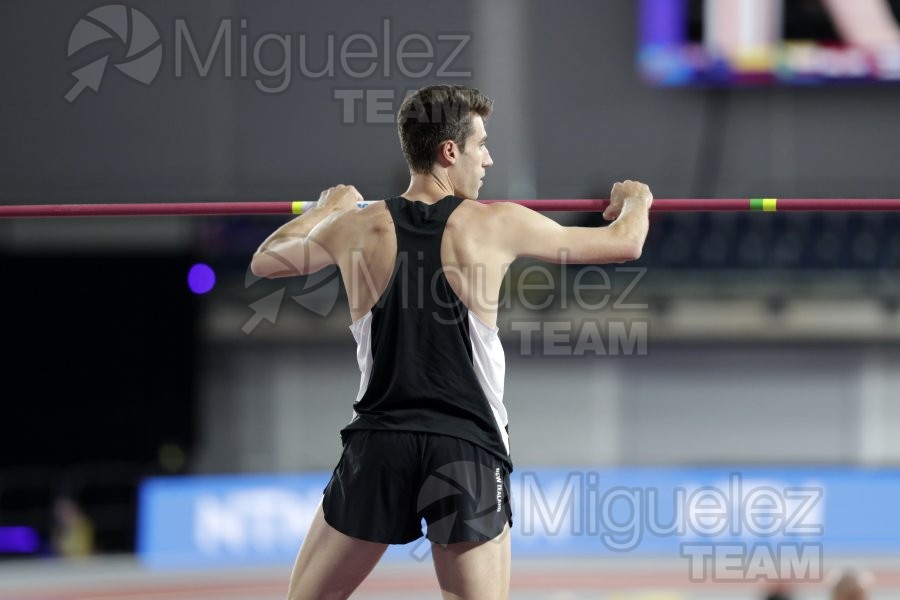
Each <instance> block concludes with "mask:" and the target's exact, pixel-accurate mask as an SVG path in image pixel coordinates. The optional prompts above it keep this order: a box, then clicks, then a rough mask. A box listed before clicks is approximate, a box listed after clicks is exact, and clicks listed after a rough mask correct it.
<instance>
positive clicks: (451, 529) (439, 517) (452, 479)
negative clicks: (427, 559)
mask: <svg viewBox="0 0 900 600" xmlns="http://www.w3.org/2000/svg"><path fill="white" fill-rule="evenodd" d="M504 500H505V494H504V488H503V475H502V472H501V470H500V467H497V468H495V469H493V470H492V469H491V468H490V467H488V466H485V465H482V464H479V463H476V462H473V461H468V460H461V461H456V462H452V463H449V464H446V465H444V466H442V467H440V468H438V469H437V470H436V471H434V473H432V474H431V475H429V476H428V478H427V479H426V480H425V483H424V484H422V488H421V489H420V490H419V496H418V499H417V501H416V510H417V511H419V512H420V513H423V514H425V516H426V520H427V521H428V538H429V539H430V540H431V541H433V542H436V543H439V544H446V543H450V542H453V541H460V540H459V539H458V536H459V534H460V533H462V534H469V535H470V536H471V534H472V533H473V532H474V533H475V534H477V535H480V536H484V537H486V538H489V539H490V538H494V537H496V536H497V535H498V534H499V533H500V531H502V529H503V526H504V525H505V523H506V517H505V515H503V514H502V513H503V503H504ZM466 528H469V529H471V530H472V531H466Z"/></svg>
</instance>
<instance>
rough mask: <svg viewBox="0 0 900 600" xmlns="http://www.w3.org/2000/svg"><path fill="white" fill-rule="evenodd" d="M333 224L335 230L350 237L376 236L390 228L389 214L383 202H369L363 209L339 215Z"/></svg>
mask: <svg viewBox="0 0 900 600" xmlns="http://www.w3.org/2000/svg"><path fill="white" fill-rule="evenodd" d="M335 224H336V225H338V226H337V228H336V229H338V230H339V231H341V232H343V233H344V234H345V235H348V236H352V237H358V236H360V235H369V234H373V233H375V234H377V233H380V232H382V231H386V230H387V229H388V228H389V227H390V226H391V214H390V212H389V211H388V209H387V205H386V204H385V203H384V202H371V203H370V204H368V205H367V206H365V207H363V208H357V209H354V210H348V211H346V212H343V213H341V214H340V215H339V217H338V219H337V222H336V223H335Z"/></svg>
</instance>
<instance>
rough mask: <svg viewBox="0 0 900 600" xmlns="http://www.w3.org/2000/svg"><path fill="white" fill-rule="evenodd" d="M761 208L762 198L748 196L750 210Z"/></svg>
mask: <svg viewBox="0 0 900 600" xmlns="http://www.w3.org/2000/svg"><path fill="white" fill-rule="evenodd" d="M762 209H763V199H762V198H750V210H762Z"/></svg>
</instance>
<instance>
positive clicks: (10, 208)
mask: <svg viewBox="0 0 900 600" xmlns="http://www.w3.org/2000/svg"><path fill="white" fill-rule="evenodd" d="M482 202H484V203H488V204H489V203H493V202H515V203H516V204H521V205H523V206H526V207H528V208H531V209H533V210H536V211H540V212H557V211H559V212H598V211H602V210H604V209H605V208H606V206H607V205H608V204H609V200H581V199H555V200H554V199H547V200H482ZM368 204H369V202H368V201H366V202H362V203H360V205H362V206H365V205H368ZM312 206H315V202H301V201H293V202H291V201H281V202H161V203H134V204H36V205H6V206H0V218H30V217H116V216H129V217H130V216H177V215H185V216H187V215H272V214H280V215H290V214H301V213H302V212H303V211H304V210H308V209H309V208H310V207H312ZM652 210H653V211H654V212H708V211H728V212H745V211H762V212H820V211H849V212H861V211H866V212H886V211H897V210H900V199H897V198H855V199H854V198H780V199H774V198H765V199H764V198H754V199H749V198H707V199H699V198H675V199H656V200H654V201H653V209H652Z"/></svg>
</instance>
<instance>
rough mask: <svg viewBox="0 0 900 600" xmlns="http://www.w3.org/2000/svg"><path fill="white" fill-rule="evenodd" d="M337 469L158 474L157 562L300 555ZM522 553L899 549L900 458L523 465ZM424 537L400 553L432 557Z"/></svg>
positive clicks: (147, 521) (257, 561) (151, 548)
mask: <svg viewBox="0 0 900 600" xmlns="http://www.w3.org/2000/svg"><path fill="white" fill-rule="evenodd" d="M329 476H330V473H326V472H320V473H305V474H298V475H242V476H196V477H169V478H154V479H149V480H147V481H146V482H144V484H143V485H142V489H141V494H140V514H139V523H138V552H139V555H140V557H141V559H142V560H143V562H144V563H145V564H147V565H149V566H152V567H160V568H171V567H197V566H223V565H235V564H241V565H262V564H285V563H290V562H291V561H292V560H293V559H294V557H295V555H296V553H297V550H298V548H299V547H300V543H301V542H302V539H303V537H304V535H305V533H306V530H307V527H308V525H309V523H310V521H311V519H312V517H313V514H314V512H315V510H316V508H317V506H318V503H319V501H320V499H321V496H322V490H323V488H324V487H325V485H326V483H327V481H328V477H329ZM511 495H512V504H513V520H514V526H513V534H512V536H513V537H512V544H513V553H514V555H516V556H535V557H538V556H548V557H549V556H595V555H614V554H623V553H630V554H632V555H634V556H642V557H649V556H658V557H678V556H685V551H686V550H685V549H686V548H692V547H697V546H703V545H707V546H708V545H729V544H730V545H733V546H734V545H744V546H745V547H764V548H767V549H768V550H769V551H771V552H772V553H773V554H774V553H776V552H778V551H780V549H782V548H784V547H786V546H788V545H790V546H793V547H795V548H797V547H813V548H817V549H818V550H817V551H818V552H820V553H824V554H835V555H851V554H852V555H858V554H866V555H879V554H881V555H888V554H894V555H896V554H900V511H898V510H897V509H898V507H900V471H897V470H864V469H847V468H778V469H764V468H749V469H745V468H731V469H725V468H622V469H584V468H579V469H527V468H517V470H516V471H515V472H514V473H513V475H512V479H511ZM428 552H429V547H428V544H427V543H426V542H424V541H422V540H420V541H418V542H414V543H412V544H408V545H406V546H392V547H391V548H390V549H389V550H388V552H387V554H386V558H388V559H399V558H406V559H409V558H410V557H413V558H414V559H417V560H424V559H426V558H427V557H428Z"/></svg>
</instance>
